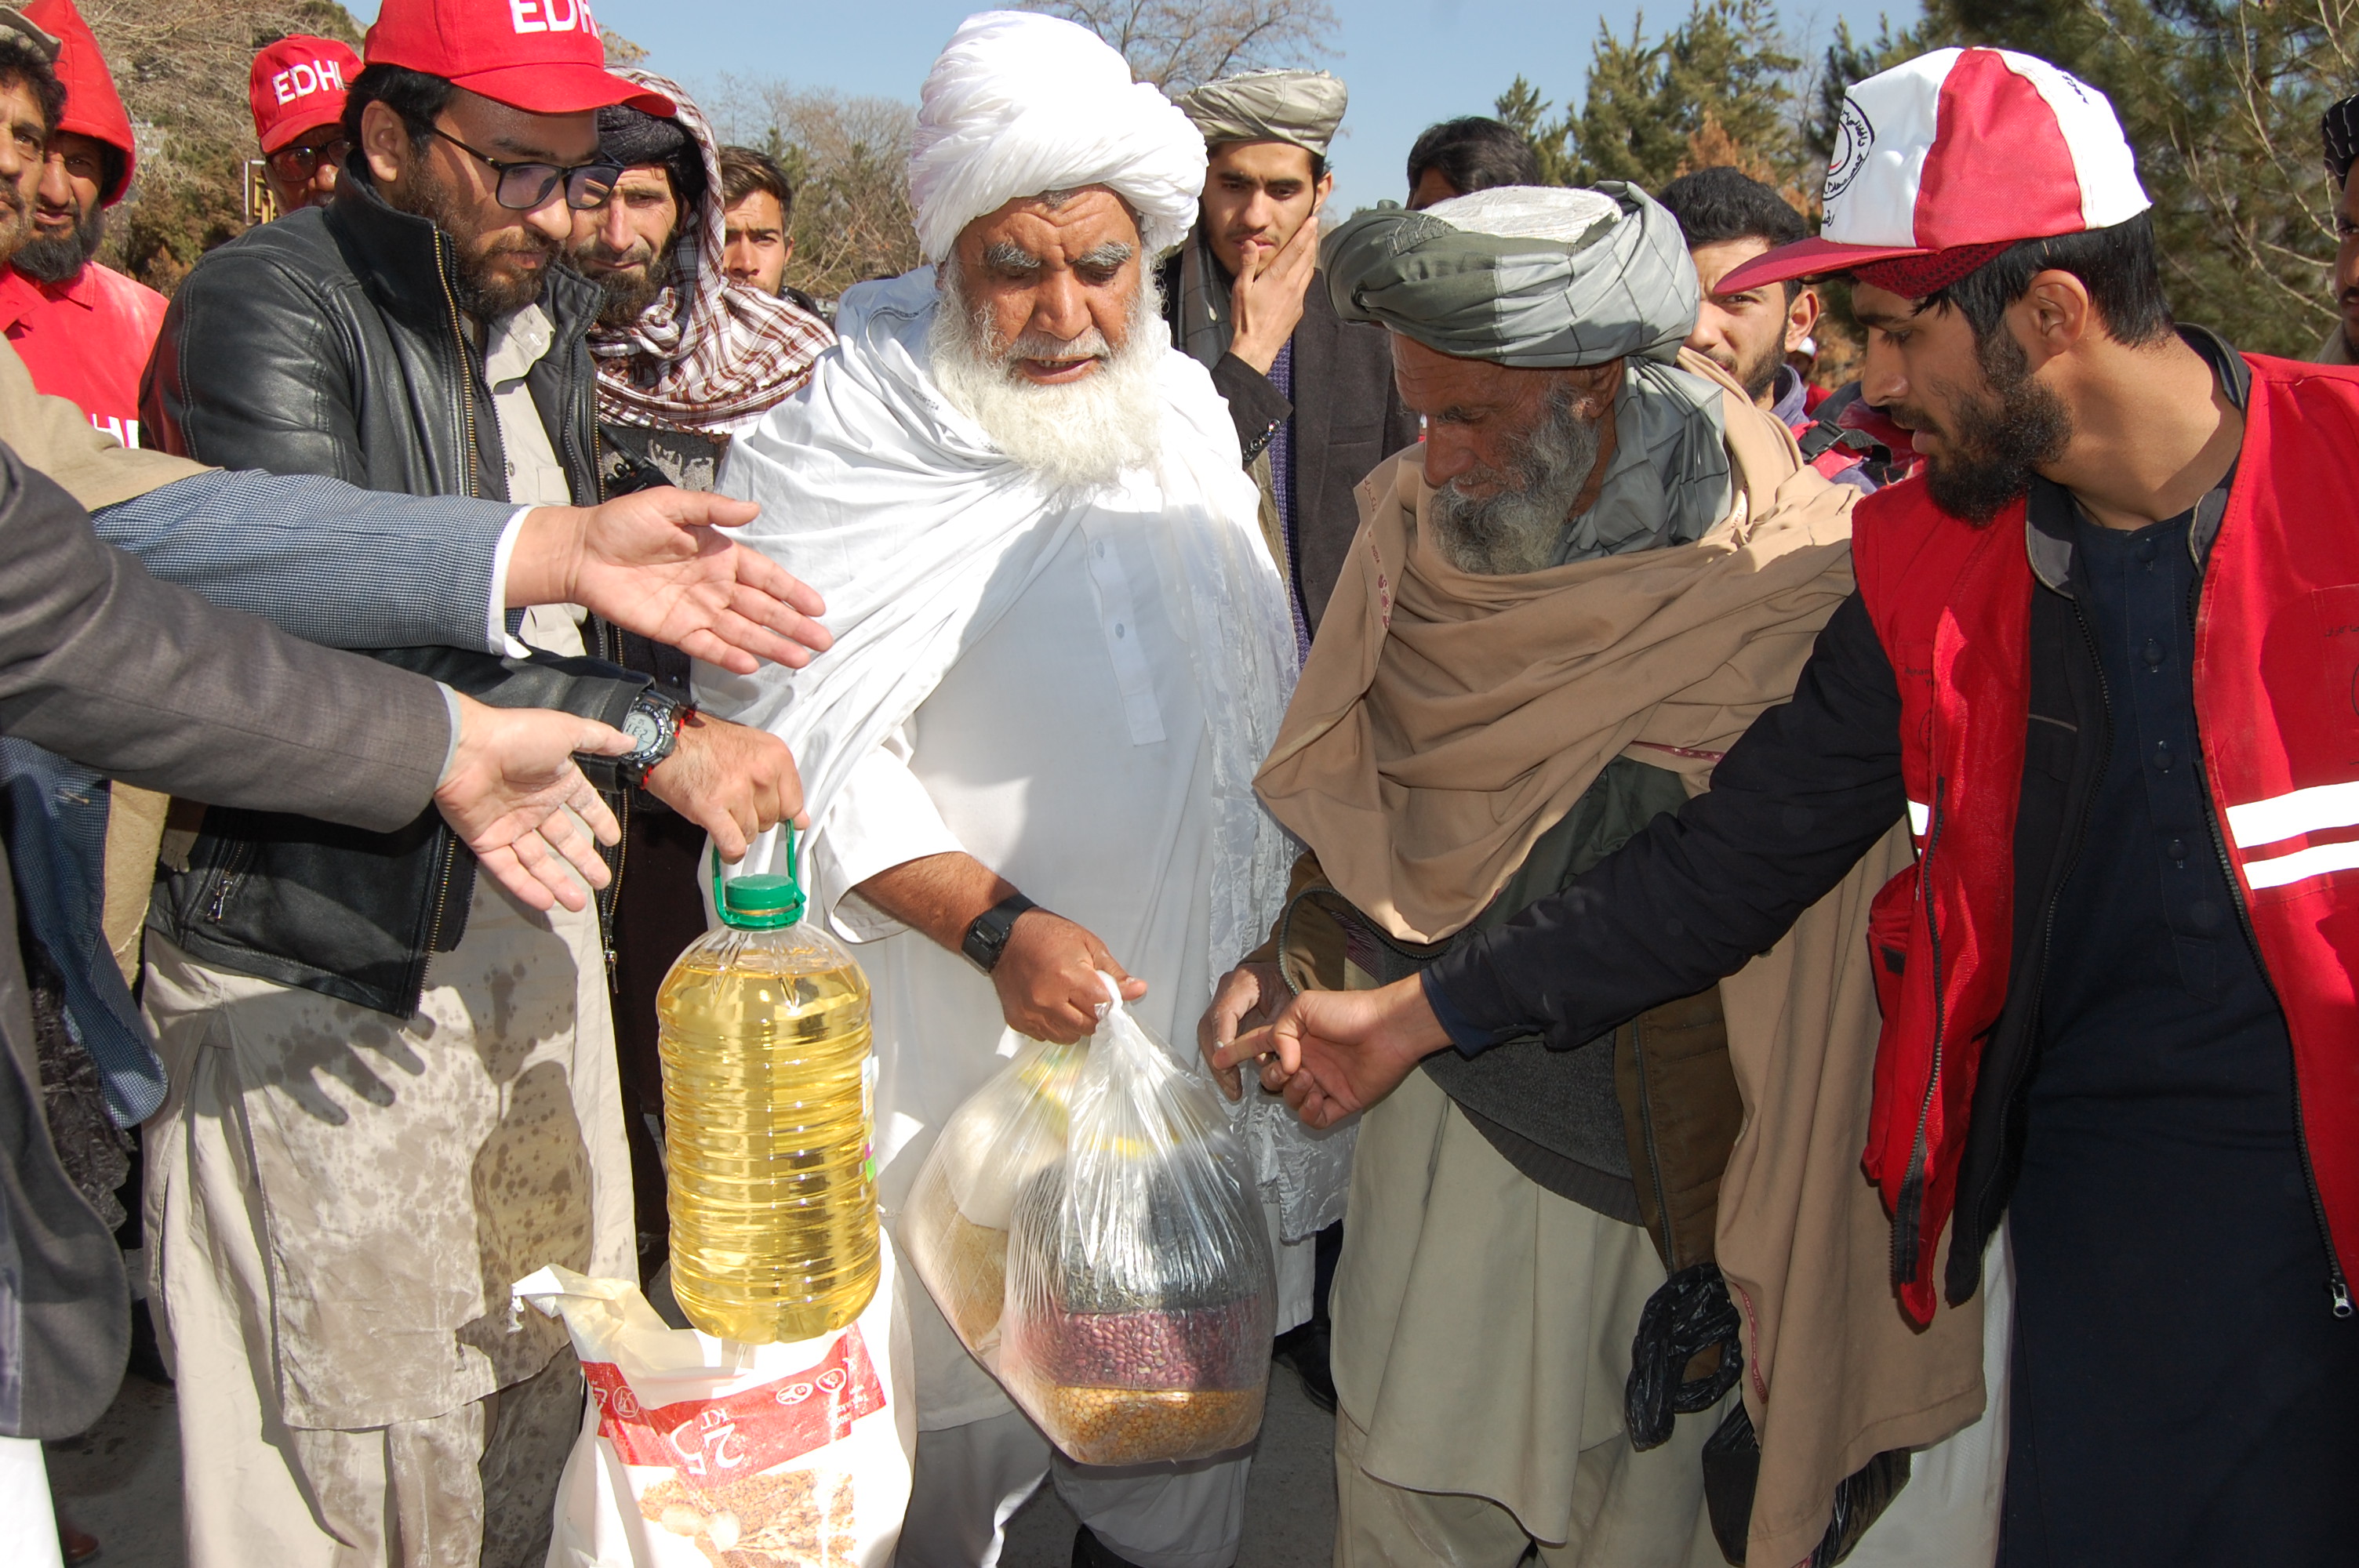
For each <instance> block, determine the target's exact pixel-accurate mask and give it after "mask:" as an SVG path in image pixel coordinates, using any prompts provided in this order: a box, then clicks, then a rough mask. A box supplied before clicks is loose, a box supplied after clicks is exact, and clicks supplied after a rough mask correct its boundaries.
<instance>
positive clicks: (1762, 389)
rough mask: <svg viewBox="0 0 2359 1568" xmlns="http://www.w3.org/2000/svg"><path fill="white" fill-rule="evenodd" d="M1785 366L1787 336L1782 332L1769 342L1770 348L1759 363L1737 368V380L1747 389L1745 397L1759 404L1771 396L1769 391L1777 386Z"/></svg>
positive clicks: (1764, 352)
mask: <svg viewBox="0 0 2359 1568" xmlns="http://www.w3.org/2000/svg"><path fill="white" fill-rule="evenodd" d="M1785 365H1786V335H1785V334H1784V333H1783V332H1780V333H1778V334H1777V337H1775V338H1772V339H1771V340H1770V341H1769V347H1768V348H1767V350H1765V351H1763V353H1762V355H1761V358H1760V360H1759V361H1758V362H1756V363H1753V364H1749V365H1739V366H1738V367H1737V372H1736V380H1737V383H1738V384H1739V385H1741V386H1743V387H1744V388H1745V396H1747V397H1749V398H1751V399H1753V401H1754V402H1756V403H1759V402H1761V401H1762V400H1763V399H1765V398H1767V396H1768V395H1769V389H1770V388H1771V387H1773V386H1775V385H1777V373H1778V372H1779V371H1780V370H1782V369H1784V368H1785Z"/></svg>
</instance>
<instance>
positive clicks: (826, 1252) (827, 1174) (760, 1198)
mask: <svg viewBox="0 0 2359 1568" xmlns="http://www.w3.org/2000/svg"><path fill="white" fill-rule="evenodd" d="M784 831H785V832H786V834H787V836H788V838H787V855H788V861H787V864H788V874H787V875H786V876H783V877H781V876H774V875H766V876H746V877H738V878H735V879H734V880H731V881H725V882H724V881H723V880H722V877H721V861H720V857H719V854H718V853H717V852H715V854H714V857H713V861H712V879H713V904H714V907H715V908H716V909H717V910H718V911H719V913H720V915H721V921H722V924H721V925H720V927H719V928H718V929H715V930H712V931H709V932H707V933H705V935H702V936H701V937H699V938H698V939H697V940H696V941H695V942H694V943H692V944H690V946H689V948H688V950H687V951H686V952H684V953H682V954H681V955H680V956H679V959H678V961H676V962H675V963H674V964H673V965H672V967H671V972H670V973H669V975H666V976H665V977H664V983H663V989H661V990H660V991H658V993H657V998H656V1015H657V1021H658V1038H659V1041H660V1050H661V1054H662V1060H663V1080H664V1143H665V1156H666V1163H667V1167H668V1179H669V1188H670V1195H669V1196H670V1208H671V1281H672V1293H673V1295H674V1297H675V1298H676V1299H677V1300H678V1301H679V1306H680V1310H681V1311H682V1312H684V1313H685V1314H688V1319H689V1321H690V1323H692V1324H694V1325H696V1326H697V1327H698V1328H701V1329H702V1330H703V1331H704V1332H705V1333H707V1334H711V1335H715V1336H719V1337H721V1338H724V1339H735V1340H743V1341H747V1342H750V1343H755V1344H761V1343H766V1342H769V1341H772V1340H791V1339H808V1338H810V1337H812V1336H815V1335H821V1334H825V1333H827V1332H829V1331H830V1330H832V1329H837V1328H841V1327H843V1325H845V1324H848V1323H850V1322H852V1320H853V1319H854V1318H855V1317H858V1316H859V1315H860V1312H861V1309H862V1308H864V1307H865V1306H866V1305H867V1304H868V1301H869V1298H870V1297H871V1296H873V1295H875V1292H876V1279H877V1268H878V1262H877V1235H876V1172H875V1163H874V1162H873V1159H872V1156H871V1149H870V1121H871V1114H872V1113H871V1108H870V1098H871V1097H870V1090H871V1087H872V1084H873V1081H874V1080H873V1068H872V1062H873V1060H874V1059H873V1058H872V1057H871V1055H870V1054H869V1024H868V979H867V977H866V976H865V975H864V974H862V973H861V972H860V966H859V965H858V964H856V963H854V962H853V958H852V955H851V954H850V953H848V952H846V951H845V950H844V947H843V944H842V943H840V942H838V941H837V940H836V939H835V938H834V937H832V936H831V935H828V934H827V933H826V932H825V931H822V930H821V929H819V928H818V927H816V926H813V925H806V924H804V922H803V918H802V916H803V892H802V888H801V886H800V884H799V881H798V880H797V878H796V876H795V874H794V872H795V860H794V853H795V847H794V828H793V827H791V826H788V827H786V828H785V829H784Z"/></svg>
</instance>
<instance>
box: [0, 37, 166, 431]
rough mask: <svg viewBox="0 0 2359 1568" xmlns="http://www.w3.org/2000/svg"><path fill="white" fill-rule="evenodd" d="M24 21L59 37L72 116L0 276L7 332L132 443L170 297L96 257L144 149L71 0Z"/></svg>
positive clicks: (65, 393)
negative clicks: (109, 214)
mask: <svg viewBox="0 0 2359 1568" xmlns="http://www.w3.org/2000/svg"><path fill="white" fill-rule="evenodd" d="M25 16H26V18H27V20H29V21H31V22H32V23H34V24H35V25H36V26H38V27H40V28H41V29H42V30H43V31H45V32H47V33H49V34H51V35H52V36H54V37H55V38H57V39H58V43H59V48H58V59H57V73H58V80H59V81H61V82H62V83H64V85H65V90H66V103H65V113H64V114H61V115H60V117H59V119H58V123H57V126H56V128H55V129H54V130H52V131H51V132H50V133H49V163H48V166H47V167H46V168H44V169H43V170H42V173H41V183H40V189H39V194H38V199H37V200H36V203H35V206H34V209H33V234H32V238H31V239H29V240H27V242H26V243H24V244H23V245H22V246H20V247H19V248H18V250H17V252H16V261H15V265H12V266H11V267H9V268H8V269H7V271H6V272H5V273H0V330H5V331H6V332H7V334H8V341H10V342H12V343H14V344H15V345H16V353H17V356H18V357H19V358H21V359H22V360H23V361H24V362H25V368H26V369H27V370H28V371H30V372H31V373H32V374H33V384H34V385H35V386H37V387H38V388H39V389H40V390H41V391H43V392H45V393H48V394H49V395H52V396H56V397H62V398H65V399H66V400H67V401H68V402H71V403H72V404H74V405H75V406H77V407H79V408H81V410H82V412H83V413H84V414H86V415H88V416H90V422H91V423H92V424H93V425H95V426H97V427H99V428H100V429H102V430H104V431H106V432H107V433H108V434H109V435H111V436H114V438H116V439H118V440H120V441H122V442H123V444H124V445H125V446H127V447H136V446H137V445H138V444H139V375H140V373H141V372H142V371H144V370H146V369H147V355H148V352H149V351H150V350H152V349H153V348H154V347H155V343H156V330H157V328H158V326H159V325H160V324H161V323H162V321H163V319H164V297H163V296H162V295H160V294H158V293H157V292H156V291H155V290H154V289H152V288H149V287H147V285H145V284H142V283H136V282H134V281H133V280H132V279H130V278H127V277H125V276H123V275H122V274H121V273H119V272H116V271H114V269H113V268H112V267H108V266H104V265H101V264H100V263H99V262H98V261H96V260H95V259H93V258H94V257H95V256H96V254H97V252H98V247H99V243H100V242H101V241H102V240H103V239H104V238H105V235H106V209H107V208H109V207H112V206H114V204H115V203H116V202H118V201H120V200H123V197H124V193H125V191H127V190H129V189H131V176H132V174H133V172H134V170H135V169H136V168H137V166H138V148H137V146H136V143H135V142H134V141H133V139H132V135H131V116H130V115H129V114H127V113H125V110H124V107H123V99H122V96H121V95H120V94H118V93H117V92H115V91H114V80H113V79H112V78H111V77H109V76H108V75H107V70H106V59H105V57H104V56H103V55H102V54H100V53H99V49H98V39H97V38H94V37H92V34H91V30H90V24H88V23H87V22H85V21H83V20H82V14H81V13H80V12H78V11H76V10H75V9H74V6H73V0H33V3H32V4H31V5H27V6H26V7H25Z"/></svg>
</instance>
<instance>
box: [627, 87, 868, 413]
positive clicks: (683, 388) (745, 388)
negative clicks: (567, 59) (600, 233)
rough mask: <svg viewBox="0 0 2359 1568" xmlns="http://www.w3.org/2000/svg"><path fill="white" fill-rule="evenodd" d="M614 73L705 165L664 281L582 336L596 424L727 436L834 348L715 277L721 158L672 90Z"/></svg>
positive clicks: (822, 329)
mask: <svg viewBox="0 0 2359 1568" xmlns="http://www.w3.org/2000/svg"><path fill="white" fill-rule="evenodd" d="M616 74H617V75H620V76H624V77H626V78H628V79H630V80H631V81H636V82H639V83H641V84H642V85H644V86H647V87H648V88H650V89H652V90H654V91H655V92H660V93H663V94H664V95H665V96H666V97H668V98H669V99H670V100H671V101H672V102H673V103H676V104H678V105H679V112H678V114H676V115H674V118H675V119H677V120H678V121H679V125H680V128H681V129H683V130H685V131H686V132H688V134H689V135H690V136H692V137H693V138H695V141H696V145H697V146H698V148H699V149H700V150H701V152H702V154H703V157H704V173H705V193H704V195H703V196H702V197H701V199H699V200H698V201H697V203H696V209H695V211H694V212H693V213H691V214H690V215H689V217H688V219H687V220H686V221H685V222H682V223H681V224H680V232H679V240H678V241H677V242H676V243H674V244H673V246H672V277H671V281H670V282H669V283H667V284H666V285H664V287H663V289H662V291H661V292H660V293H658V295H657V296H656V297H655V298H654V300H653V301H652V302H650V303H649V304H648V306H647V308H646V309H645V310H642V311H640V312H639V319H637V320H636V321H635V322H633V323H632V324H631V326H630V327H629V328H628V329H627V330H614V329H612V328H608V327H603V326H601V327H593V328H592V330H591V332H590V351H591V353H592V354H593V355H594V356H596V358H597V362H598V416H599V417H600V418H601V419H604V420H607V421H609V422H611V423H614V424H617V425H640V426H647V427H653V428H656V429H659V430H693V431H697V432H699V433H701V434H705V435H729V434H733V433H734V432H735V431H737V430H739V429H742V428H744V427H745V426H746V425H748V424H750V423H751V422H752V421H753V420H754V419H755V418H756V417H757V416H760V415H761V414H762V413H764V412H765V411H766V410H767V409H769V408H770V407H772V406H775V405H776V404H777V403H780V402H782V401H784V400H785V399H786V398H787V397H788V395H791V394H792V393H794V392H795V391H796V390H797V389H798V388H799V387H800V386H801V385H802V384H803V383H804V382H806V381H808V380H810V370H811V362H812V361H814V360H816V359H818V358H819V356H820V354H821V352H822V351H825V350H827V349H828V348H829V347H831V346H832V344H833V343H834V342H835V334H834V333H833V332H832V331H830V330H828V325H827V323H826V322H824V321H822V320H821V319H819V318H818V317H816V316H814V315H812V314H811V313H810V311H808V310H806V309H804V308H802V307H801V306H799V305H797V304H796V303H795V302H794V301H793V300H791V299H784V298H773V297H771V296H769V295H766V294H764V293H762V292H760V291H759V290H757V289H756V288H753V287H750V286H748V285H746V284H743V283H736V282H733V281H732V280H731V279H730V278H729V277H728V276H726V275H725V274H723V272H722V270H721V268H720V265H718V263H719V258H720V255H721V235H722V190H721V154H720V149H719V147H718V146H717V145H716V143H715V141H714V138H713V135H712V125H711V124H708V123H707V122H706V120H705V118H704V114H703V112H702V111H701V110H700V109H698V108H697V106H696V104H695V103H693V102H692V101H690V98H689V96H688V94H687V93H686V92H682V91H681V90H680V89H679V85H678V84H677V83H674V82H671V81H666V80H664V79H663V78H662V77H660V76H657V75H654V74H652V73H650V72H647V71H643V70H623V71H618V72H616ZM707 258H711V260H712V265H707Z"/></svg>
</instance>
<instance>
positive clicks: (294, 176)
mask: <svg viewBox="0 0 2359 1568" xmlns="http://www.w3.org/2000/svg"><path fill="white" fill-rule="evenodd" d="M351 150H352V144H351V143H349V142H347V141H345V140H344V138H343V137H342V136H338V137H337V138H336V139H335V140H334V141H332V142H321V144H320V145H319V146H316V147H280V148H279V149H278V150H277V152H275V153H272V154H271V155H270V170H271V172H272V173H273V174H276V175H277V177H278V178H281V179H284V180H287V181H289V182H290V183H291V182H293V181H295V180H300V179H309V178H311V176H312V175H313V174H315V173H317V172H318V171H319V168H320V166H321V164H323V163H324V164H341V163H342V162H343V161H344V155H345V154H346V153H348V152H350V151H351Z"/></svg>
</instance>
